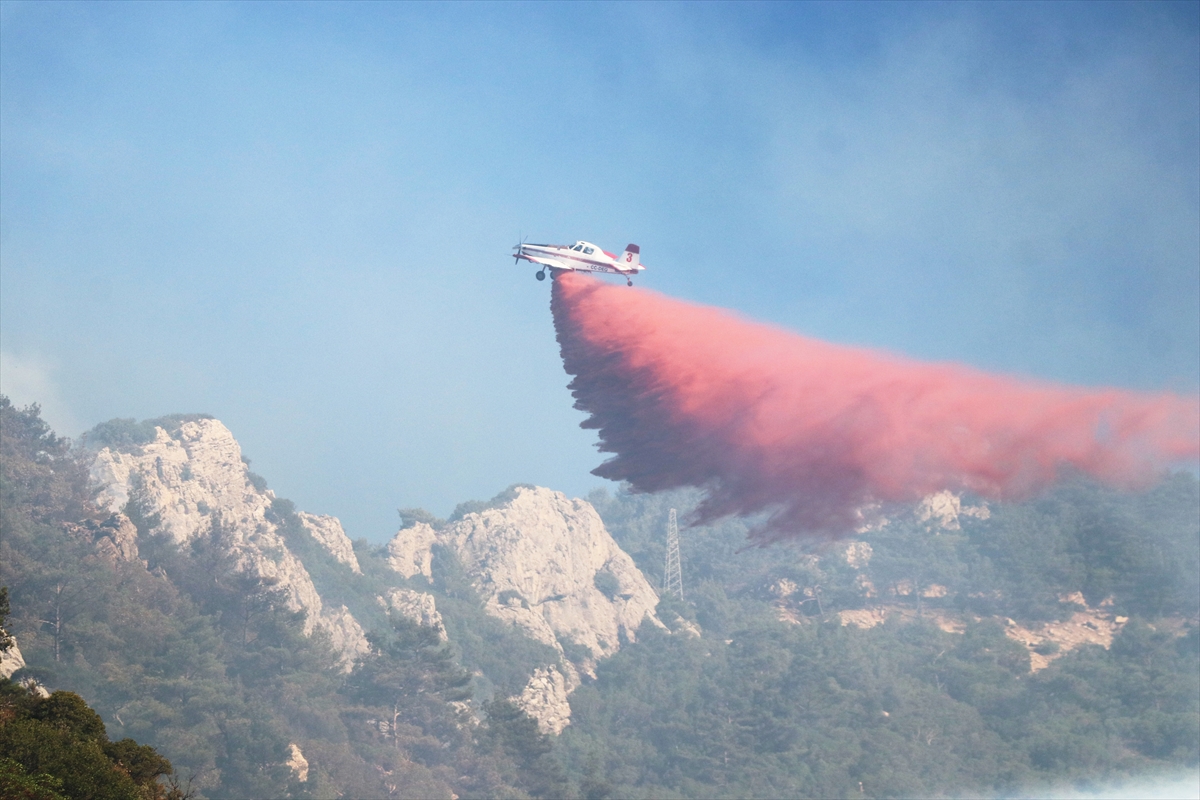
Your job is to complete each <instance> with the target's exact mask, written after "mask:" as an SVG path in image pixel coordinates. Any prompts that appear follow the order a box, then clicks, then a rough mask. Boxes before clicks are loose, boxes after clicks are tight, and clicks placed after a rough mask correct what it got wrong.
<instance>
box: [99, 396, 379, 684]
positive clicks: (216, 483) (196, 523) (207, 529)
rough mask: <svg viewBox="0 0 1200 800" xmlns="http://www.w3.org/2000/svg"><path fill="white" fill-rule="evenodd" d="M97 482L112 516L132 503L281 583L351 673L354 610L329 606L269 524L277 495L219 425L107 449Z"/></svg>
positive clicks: (169, 528) (176, 533) (158, 525)
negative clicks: (327, 636) (328, 636)
mask: <svg viewBox="0 0 1200 800" xmlns="http://www.w3.org/2000/svg"><path fill="white" fill-rule="evenodd" d="M90 476H91V482H92V486H93V488H94V489H95V490H96V491H97V502H98V503H99V504H100V505H101V506H102V507H104V508H107V510H108V511H110V512H112V513H113V514H117V513H119V512H121V511H122V510H123V509H124V508H125V506H126V504H127V503H129V502H130V501H131V500H132V501H133V505H134V506H135V507H136V508H137V511H138V513H139V514H140V515H141V517H142V518H143V519H145V520H146V521H147V522H148V523H149V524H150V525H151V526H152V527H153V529H154V530H155V532H157V533H162V534H165V535H167V536H170V537H171V538H172V539H173V540H174V541H175V542H177V543H178V544H180V545H186V544H188V543H190V542H192V541H193V540H195V539H197V538H198V537H212V538H213V539H215V540H216V541H217V542H218V543H219V544H220V546H221V547H222V548H223V549H224V550H225V551H226V552H227V553H228V555H229V556H230V558H231V561H232V563H233V568H234V569H235V570H236V571H238V572H241V573H244V574H249V575H253V576H254V577H257V578H260V579H262V580H264V581H266V582H268V583H272V584H274V586H275V587H276V588H278V589H280V590H282V591H283V593H284V595H285V597H286V604H287V607H288V608H289V609H290V610H292V611H303V612H304V613H305V623H304V631H305V633H306V634H311V633H312V631H313V629H314V628H315V627H316V626H318V625H319V626H321V627H322V628H324V629H325V630H327V631H329V633H330V634H331V635H332V637H333V639H334V641H335V643H337V646H338V648H339V651H340V652H341V653H342V655H343V659H344V662H343V663H344V665H345V666H346V668H349V666H350V665H351V664H352V663H353V660H354V659H355V658H356V657H357V654H358V653H361V652H363V651H364V650H365V649H366V647H367V643H366V638H365V636H364V635H363V633H362V627H361V626H360V625H358V623H357V622H356V621H354V619H353V617H352V616H350V614H349V611H347V610H346V609H345V608H344V607H343V608H342V609H338V610H333V609H325V608H324V606H323V603H322V601H321V597H320V595H319V594H318V593H317V590H316V588H315V587H314V586H313V582H312V578H311V576H310V575H309V574H308V571H307V570H306V569H305V568H304V564H302V563H301V561H300V559H299V558H297V557H296V556H295V555H294V554H293V553H292V552H291V550H289V549H288V547H287V543H286V542H285V541H284V538H283V536H282V535H281V534H280V531H279V529H278V527H277V526H276V524H275V523H274V522H273V521H272V520H271V518H270V514H269V512H270V509H271V504H272V502H274V500H275V495H274V493H273V492H271V491H270V490H269V489H260V488H259V487H258V486H256V485H255V480H254V477H253V476H252V474H251V473H250V471H249V469H248V467H247V466H246V463H245V462H244V461H243V460H242V450H241V447H240V446H239V445H238V443H237V440H235V439H234V437H233V434H232V433H231V432H230V431H229V429H228V428H226V427H225V426H224V425H222V424H221V423H220V422H218V421H217V420H215V419H197V420H192V421H187V422H183V423H181V424H180V425H178V426H177V427H175V428H174V429H173V430H171V431H168V430H166V429H165V428H163V427H158V428H156V429H155V437H154V439H153V440H152V441H150V442H147V443H145V444H142V445H141V446H140V447H136V448H132V449H131V452H122V451H119V450H115V449H113V448H110V447H105V448H103V449H101V450H100V451H99V452H98V453H97V454H96V457H95V459H94V461H93V462H92V466H91V473H90ZM309 516H310V517H312V519H313V520H317V522H315V523H313V524H316V525H318V526H319V528H320V530H321V531H322V535H323V536H326V538H328V539H329V540H330V541H331V542H332V543H333V546H332V547H331V549H334V550H338V549H339V548H340V551H344V549H345V548H344V546H343V545H342V543H341V542H340V541H339V540H338V537H337V536H336V533H338V532H340V533H341V538H342V539H346V535H345V532H344V531H341V524H340V523H338V524H337V525H336V527H335V526H334V525H333V524H331V523H329V522H327V521H325V520H332V519H333V518H332V517H328V518H320V517H315V516H312V515H309ZM334 522H336V520H334ZM306 524H308V523H306ZM310 530H312V528H310ZM314 536H317V534H316V533H314ZM317 538H318V541H321V538H320V537H319V536H317ZM322 543H323V544H325V542H322ZM345 544H349V540H348V539H346V541H345ZM114 546H118V547H119V545H118V544H117V543H116V542H114ZM326 546H327V547H330V545H329V544H326ZM334 554H335V557H337V552H335V553H334ZM343 555H344V553H343ZM353 555H354V552H353V549H352V548H351V549H350V550H349V556H350V557H353ZM354 564H355V565H357V560H355V561H354Z"/></svg>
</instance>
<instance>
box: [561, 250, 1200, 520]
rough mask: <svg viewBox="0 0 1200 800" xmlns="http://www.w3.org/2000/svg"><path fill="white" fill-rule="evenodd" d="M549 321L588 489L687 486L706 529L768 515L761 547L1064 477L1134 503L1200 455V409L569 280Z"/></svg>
mask: <svg viewBox="0 0 1200 800" xmlns="http://www.w3.org/2000/svg"><path fill="white" fill-rule="evenodd" d="M551 308H552V310H553V314H554V323H555V327H556V330H557V335H558V342H559V345H560V347H561V349H562V357H563V366H564V367H565V369H566V371H567V372H568V373H569V374H571V375H572V376H574V379H573V380H572V381H571V384H570V388H571V390H572V393H573V394H574V397H575V399H576V407H577V408H579V409H580V410H582V411H585V412H587V413H589V414H590V415H591V416H590V418H589V419H588V420H586V421H585V422H584V423H583V427H585V428H595V429H597V430H598V431H599V435H600V445H599V446H600V450H601V451H602V452H607V453H613V454H614V455H613V457H612V458H610V459H609V460H607V461H605V462H604V463H603V464H601V465H600V466H599V467H598V468H597V469H596V470H594V472H595V474H596V475H599V476H601V477H604V478H609V479H612V480H623V481H628V482H629V483H630V484H631V485H632V486H633V487H634V488H635V489H637V490H640V491H647V492H653V491H659V490H663V489H669V488H674V487H679V486H697V487H701V488H703V489H705V490H706V491H707V498H706V500H705V502H704V503H703V504H702V506H701V508H700V510H699V515H700V519H701V520H702V521H703V520H710V519H714V518H717V517H720V516H724V515H727V514H753V513H758V512H764V511H766V512H769V513H770V517H769V519H768V521H767V522H766V523H765V524H764V525H763V526H762V527H761V528H760V529H759V530H758V531H757V532H756V537H757V540H758V541H760V542H763V543H765V542H769V541H773V540H777V539H781V538H786V537H791V536H799V535H834V536H836V535H841V534H845V533H848V532H850V531H852V530H854V529H855V528H856V527H859V526H860V525H862V524H863V522H864V517H863V511H862V509H864V508H867V507H869V506H870V505H871V504H873V503H879V502H889V501H905V500H915V499H918V498H920V497H922V496H924V495H926V494H928V493H930V492H933V491H938V490H941V489H954V490H970V491H973V492H977V493H979V494H981V495H983V496H985V497H988V498H992V499H1000V498H1005V499H1017V498H1021V497H1027V496H1029V495H1030V494H1032V493H1034V492H1036V491H1038V490H1040V489H1042V488H1044V487H1046V486H1048V485H1050V484H1051V483H1053V482H1054V481H1055V480H1056V478H1057V476H1058V474H1059V471H1060V470H1061V469H1062V468H1063V467H1067V466H1069V467H1073V468H1075V469H1078V470H1080V471H1082V472H1085V473H1087V474H1088V475H1091V476H1092V477H1094V478H1097V479H1099V480H1101V481H1103V482H1105V483H1107V484H1110V485H1113V486H1117V487H1125V488H1135V487H1138V486H1141V485H1144V484H1146V483H1148V482H1150V481H1151V480H1153V479H1154V477H1155V476H1156V475H1157V474H1159V473H1160V472H1161V470H1163V469H1164V468H1165V467H1167V466H1168V465H1170V464H1171V463H1172V462H1177V461H1180V460H1185V459H1194V458H1196V457H1197V456H1198V455H1200V400H1198V399H1197V398H1186V397H1181V396H1178V395H1174V394H1168V393H1162V394H1148V393H1135V392H1129V391H1123V390H1119V389H1085V388H1078V387H1071V386H1061V385H1055V384H1051V383H1045V382H1035V381H1031V380H1021V379H1016V378H1012V377H1006V376H1000V375H991V374H988V373H985V372H982V371H979V370H975V369H971V368H969V367H965V366H961V365H957V364H929V363H921V362H917V361H914V360H910V359H906V358H903V357H900V356H897V355H892V354H889V353H885V352H878V351H873V350H868V349H863V348H855V347H846V346H840V345H835V344H830V343H827V342H822V341H819V340H815V339H811V338H807V337H804V336H801V335H798V334H795V333H792V332H789V331H785V330H781V329H778V328H774V327H771V326H768V325H762V324H758V323H754V322H750V321H748V320H744V319H741V318H739V317H737V316H735V315H733V314H731V313H728V312H726V311H723V310H720V309H717V308H711V307H706V306H701V305H696V304H692V303H686V302H682V301H679V300H674V299H671V298H668V297H665V296H663V295H661V294H657V293H655V292H651V291H646V290H643V289H635V290H630V289H628V288H627V287H625V286H616V285H610V284H605V283H601V282H599V281H596V280H594V279H592V278H589V277H584V276H581V275H577V274H574V273H568V274H564V275H561V276H559V277H558V278H557V279H556V280H555V282H554V289H553V296H552V301H551Z"/></svg>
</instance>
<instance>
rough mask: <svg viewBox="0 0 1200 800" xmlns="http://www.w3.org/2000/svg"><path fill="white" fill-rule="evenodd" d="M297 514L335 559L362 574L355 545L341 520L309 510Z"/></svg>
mask: <svg viewBox="0 0 1200 800" xmlns="http://www.w3.org/2000/svg"><path fill="white" fill-rule="evenodd" d="M296 516H298V517H299V518H300V524H301V525H303V526H304V529H305V530H306V531H308V532H309V533H311V534H312V537H313V538H314V539H316V540H317V541H318V542H320V543H321V546H322V547H324V548H325V549H326V550H328V551H329V552H330V554H331V555H332V556H333V557H334V558H335V559H337V560H338V561H340V562H341V563H343V564H345V565H346V566H348V567H349V568H350V571H351V572H353V573H354V574H355V575H362V568H361V567H359V566H358V556H356V555H354V545H353V544H352V543H351V542H350V537H349V536H347V535H346V531H345V530H344V529H343V528H342V521H341V520H339V519H338V518H337V517H331V516H328V515H327V514H309V513H308V512H307V511H301V512H299V513H298V514H297V515H296Z"/></svg>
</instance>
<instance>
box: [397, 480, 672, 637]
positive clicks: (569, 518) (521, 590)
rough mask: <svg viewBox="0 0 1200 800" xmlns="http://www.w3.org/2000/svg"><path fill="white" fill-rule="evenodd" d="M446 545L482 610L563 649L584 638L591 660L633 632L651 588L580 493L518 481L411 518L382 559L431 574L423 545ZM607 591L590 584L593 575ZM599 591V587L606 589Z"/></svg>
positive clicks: (647, 609) (645, 612)
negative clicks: (480, 505) (465, 506)
mask: <svg viewBox="0 0 1200 800" xmlns="http://www.w3.org/2000/svg"><path fill="white" fill-rule="evenodd" d="M435 543H436V544H440V545H442V546H444V547H446V548H447V549H449V550H450V551H451V552H453V553H454V554H455V555H456V556H457V558H458V560H459V562H460V563H461V564H462V567H463V569H464V570H465V572H466V574H467V576H468V577H469V578H470V579H471V582H472V584H473V585H474V587H475V588H476V590H478V591H479V592H480V594H481V595H482V596H483V598H484V601H485V604H486V605H485V608H486V610H487V612H488V613H489V614H492V615H493V616H496V617H499V618H500V619H503V620H506V621H508V622H511V623H512V624H514V625H517V626H519V627H520V628H522V629H523V630H524V631H525V632H526V633H527V634H528V635H529V636H531V637H532V638H534V639H536V640H538V641H540V642H543V643H545V644H548V645H550V646H551V647H554V648H555V649H557V650H559V651H560V652H562V649H563V648H562V645H563V643H564V642H570V643H572V644H575V645H583V646H585V647H587V648H588V649H590V650H591V652H592V654H593V655H594V656H595V657H597V658H603V657H605V656H609V655H612V654H613V653H615V652H616V651H617V649H618V648H619V647H620V642H621V639H622V637H624V638H627V639H629V640H632V639H634V638H635V636H636V632H637V629H638V627H639V626H640V625H641V624H642V621H643V620H644V619H646V618H647V617H650V618H651V619H654V620H655V621H657V619H656V618H655V617H654V607H655V606H656V605H657V604H658V595H657V594H656V593H655V592H654V589H652V588H651V587H650V584H649V583H648V582H647V581H646V579H645V577H644V576H643V575H642V573H641V572H640V571H639V570H638V568H637V567H636V566H635V565H634V563H633V559H632V558H630V557H629V555H628V554H627V553H625V551H623V550H621V548H620V547H619V546H618V545H617V543H616V541H614V540H613V538H612V536H611V535H609V533H608V531H607V530H605V528H604V523H603V522H601V520H600V515H599V514H597V513H596V510H595V509H594V508H592V506H591V505H590V504H589V503H587V502H586V501H583V500H578V499H574V500H573V499H569V498H568V497H566V495H564V494H562V493H561V492H555V491H552V490H550V489H543V488H533V487H517V488H516V489H514V490H513V497H512V499H510V500H508V501H507V502H505V503H503V504H501V505H499V506H498V507H496V508H489V509H486V510H483V511H479V512H475V513H471V514H467V515H465V516H464V517H463V518H462V519H460V520H458V521H457V522H453V523H450V524H448V525H446V526H445V527H443V528H442V529H441V530H438V531H435V530H433V529H432V528H430V527H429V526H428V525H423V524H418V525H417V526H415V527H412V528H407V529H405V530H402V531H400V532H399V533H398V534H396V538H395V539H393V540H392V543H391V544H390V545H389V548H388V549H389V554H390V555H391V561H390V563H391V564H392V565H393V568H394V569H396V570H397V571H398V572H400V574H402V575H405V577H412V576H413V575H416V574H422V575H428V574H431V573H430V571H429V568H428V566H427V565H429V564H430V563H431V562H432V558H433V556H432V552H431V548H432V546H433V545H434V544H435ZM599 575H607V576H608V577H606V578H603V579H601V580H600V583H601V585H603V586H605V587H606V591H601V589H599V588H597V580H598V578H597V576H599ZM606 592H607V593H606Z"/></svg>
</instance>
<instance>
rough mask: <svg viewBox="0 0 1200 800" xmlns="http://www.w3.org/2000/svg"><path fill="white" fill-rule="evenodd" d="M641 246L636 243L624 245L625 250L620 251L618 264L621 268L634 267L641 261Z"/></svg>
mask: <svg viewBox="0 0 1200 800" xmlns="http://www.w3.org/2000/svg"><path fill="white" fill-rule="evenodd" d="M641 258H642V248H640V247H638V246H637V245H636V244H627V245H625V252H624V253H621V260H620V262H618V263H620V265H621V269H636V268H637V266H638V264H639V263H641Z"/></svg>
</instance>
